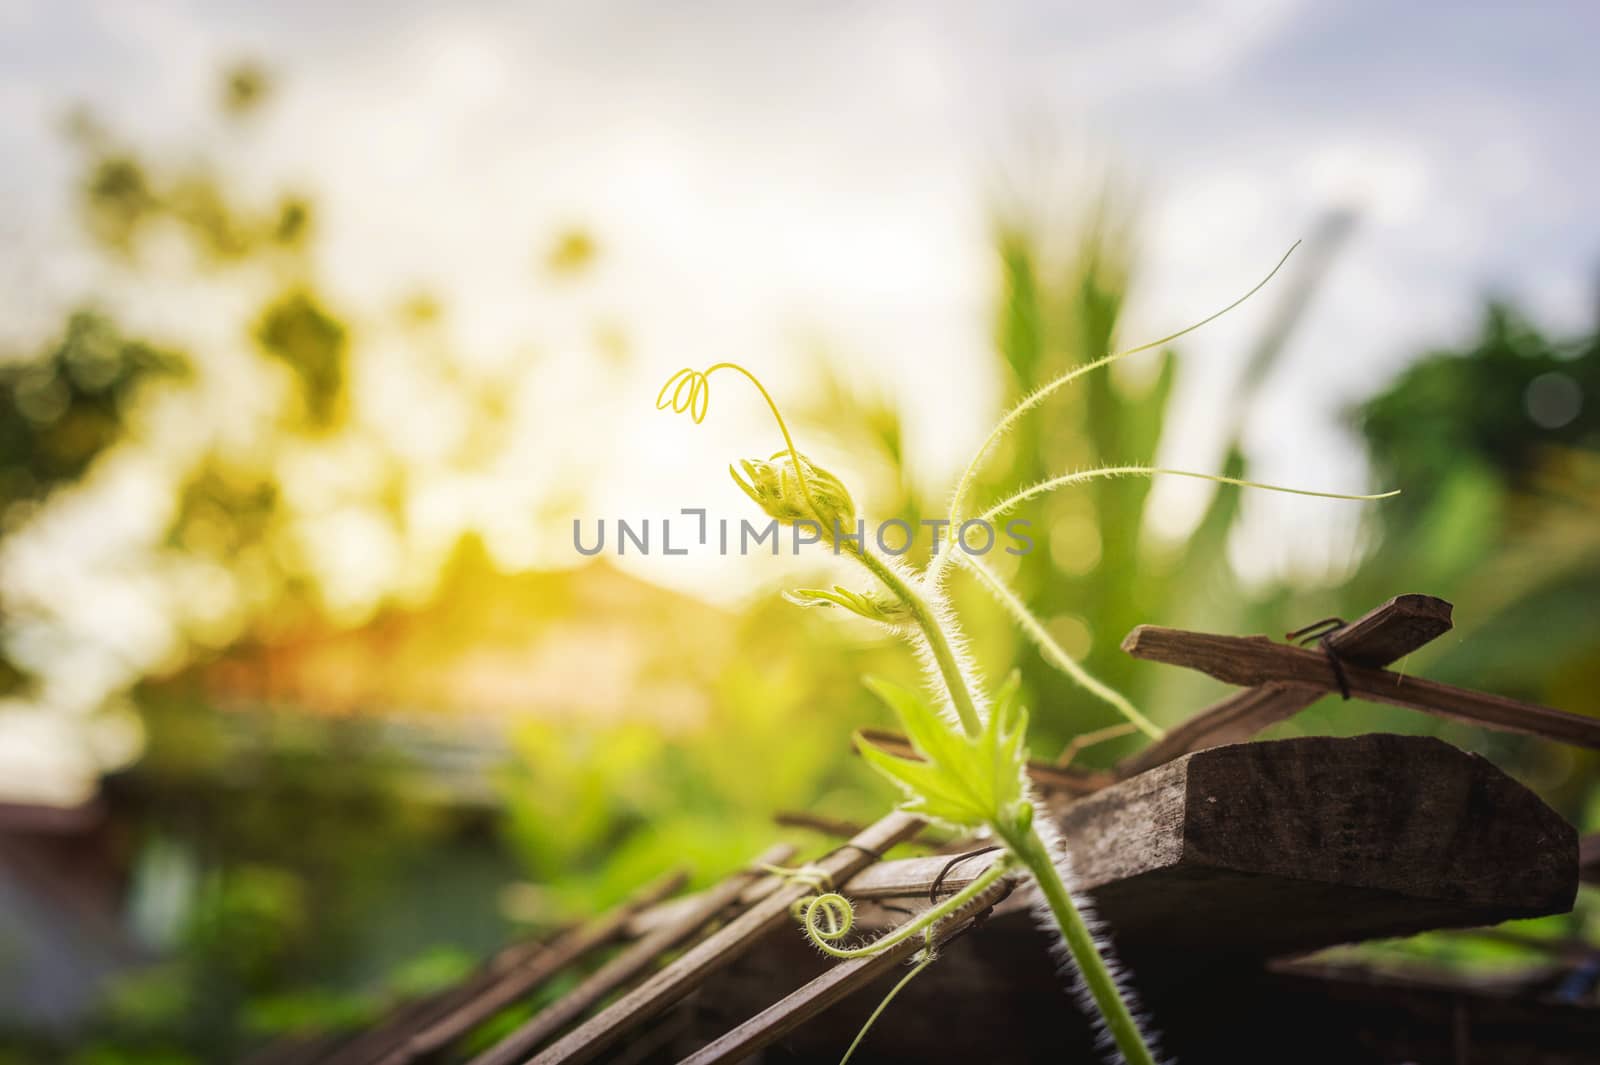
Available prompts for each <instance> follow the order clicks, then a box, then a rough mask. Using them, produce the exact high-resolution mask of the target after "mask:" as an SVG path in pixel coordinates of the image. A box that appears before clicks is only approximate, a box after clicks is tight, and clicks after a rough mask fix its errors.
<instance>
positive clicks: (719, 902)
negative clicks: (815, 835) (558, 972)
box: [471, 844, 794, 1065]
mask: <svg viewBox="0 0 1600 1065" xmlns="http://www.w3.org/2000/svg"><path fill="white" fill-rule="evenodd" d="M793 855H794V848H793V847H791V846H788V845H787V844H779V845H778V846H775V847H771V848H768V849H767V850H766V851H765V852H764V853H763V854H761V856H760V857H758V858H757V859H756V860H755V861H754V862H753V863H752V865H751V867H750V868H749V869H747V870H745V871H743V872H740V873H736V874H734V875H733V876H730V877H728V878H727V879H726V880H724V881H723V882H722V883H720V884H718V885H717V886H716V887H714V888H712V889H710V890H709V891H704V892H701V893H700V894H698V895H696V896H695V897H694V899H695V901H694V905H693V906H692V907H690V908H689V909H688V910H687V911H686V912H684V913H683V914H682V915H681V916H679V917H677V918H676V919H675V920H673V921H672V922H671V923H670V924H667V925H664V926H663V927H661V928H658V929H656V930H655V931H654V932H652V933H650V934H649V935H647V936H644V937H643V938H641V939H639V940H638V941H636V942H634V943H633V944H631V945H630V946H629V947H628V948H627V949H626V950H624V951H623V952H622V953H621V954H619V955H617V957H615V958H613V959H611V961H609V962H607V963H606V964H605V965H603V966H601V967H600V968H599V969H598V970H596V971H595V972H594V973H592V974H591V975H590V976H589V977H588V978H587V979H585V980H584V981H583V982H582V983H581V984H579V985H578V986H577V987H576V988H574V989H573V990H571V991H570V992H568V993H567V994H566V995H563V996H562V997H561V1000H560V1001H558V1002H553V1003H551V1004H550V1005H549V1006H547V1007H546V1008H545V1009H543V1010H541V1011H539V1013H538V1014H536V1015H535V1016H533V1017H531V1018H529V1019H528V1021H527V1022H526V1023H525V1024H523V1025H522V1026H520V1027H519V1028H517V1029H516V1030H515V1031H513V1032H512V1033H511V1034H510V1035H508V1036H506V1037H505V1038H504V1039H502V1040H501V1041H500V1042H498V1043H496V1044H495V1045H494V1046H493V1047H491V1048H490V1049H488V1050H486V1051H484V1052H483V1053H482V1054H480V1055H478V1056H477V1057H475V1058H473V1059H472V1062H471V1065H515V1063H516V1062H519V1061H523V1060H525V1059H526V1058H527V1057H528V1056H529V1055H530V1054H532V1053H533V1051H534V1050H536V1049H538V1047H539V1046H540V1045H541V1044H542V1043H544V1042H545V1041H546V1040H547V1039H549V1038H550V1037H552V1036H554V1035H555V1034H556V1033H558V1032H560V1031H561V1030H562V1029H564V1028H566V1027H567V1026H568V1025H569V1024H571V1023H573V1022H574V1021H576V1020H577V1019H578V1018H579V1017H582V1016H583V1015H584V1014H585V1013H587V1012H589V1010H590V1009H591V1008H592V1007H593V1006H595V1005H597V1004H598V1003H600V1002H601V1001H602V1000H604V999H605V997H606V996H607V995H609V994H611V993H612V992H613V991H615V990H617V989H618V988H620V987H622V986H623V985H625V984H627V983H629V982H631V981H632V980H633V979H634V978H635V977H636V976H638V975H639V974H640V973H642V972H644V971H645V970H646V969H648V968H649V967H650V966H651V965H652V964H653V963H654V962H655V961H656V960H657V959H658V958H660V957H661V955H662V954H663V953H664V952H666V951H667V950H670V949H671V948H673V947H675V946H677V945H678V944H680V943H682V942H683V941H684V940H686V939H688V938H689V937H690V936H691V935H693V934H694V933H695V932H697V931H699V929H700V928H701V926H702V925H705V924H706V923H707V922H709V921H711V920H712V919H713V918H715V917H717V916H718V915H719V914H721V913H722V912H723V911H724V910H726V909H727V908H728V907H729V906H730V905H732V904H733V903H735V902H737V901H738V898H739V895H740V893H741V892H742V891H743V890H744V889H745V887H747V886H748V885H749V883H750V881H751V880H753V879H755V878H757V877H759V876H761V875H762V874H761V873H760V872H759V870H760V868H761V867H762V866H764V865H776V864H778V863H780V862H785V861H788V860H789V858H791V857H792V856H793Z"/></svg>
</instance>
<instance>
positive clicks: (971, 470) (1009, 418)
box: [928, 240, 1300, 582]
mask: <svg viewBox="0 0 1600 1065" xmlns="http://www.w3.org/2000/svg"><path fill="white" fill-rule="evenodd" d="M1299 246H1300V242H1299V241H1298V240H1297V241H1295V242H1294V243H1293V244H1291V245H1289V250H1288V251H1286V252H1284V253H1283V258H1281V259H1279V260H1278V264H1277V265H1276V266H1274V267H1273V268H1272V270H1271V272H1269V273H1268V274H1267V276H1266V277H1264V278H1262V279H1261V280H1260V281H1258V282H1256V284H1255V287H1254V288H1252V289H1251V290H1250V291H1249V292H1246V293H1245V294H1244V295H1243V296H1240V297H1239V298H1238V299H1236V300H1234V301H1233V302H1232V303H1230V304H1228V305H1227V306H1226V307H1224V308H1222V309H1221V310H1220V311H1215V312H1213V313H1211V314H1208V315H1207V316H1206V317H1204V318H1202V319H1200V320H1199V321H1198V322H1195V323H1194V324H1193V325H1189V326H1185V327H1184V328H1182V329H1180V330H1178V331H1177V332H1175V333H1168V334H1167V335H1166V336H1164V337H1162V338H1161V339H1159V340H1152V341H1150V342H1149V343H1146V344H1140V345H1139V346H1138V347H1133V348H1125V349H1124V350H1122V351H1117V352H1113V353H1111V354H1110V355H1105V356H1102V357H1101V358H1098V359H1095V360H1094V361H1093V362H1088V363H1084V364H1083V365H1082V366H1075V367H1073V368H1072V369H1070V370H1068V371H1067V372H1066V373H1063V374H1061V375H1060V376H1059V377H1056V378H1055V379H1054V380H1052V381H1049V382H1047V383H1045V384H1044V385H1041V386H1040V387H1038V388H1036V389H1034V390H1033V391H1032V392H1030V393H1029V394H1028V395H1026V396H1024V397H1023V398H1022V400H1021V401H1020V402H1018V403H1017V405H1016V406H1014V407H1012V408H1011V409H1010V410H1009V411H1007V412H1006V414H1005V416H1004V417H1002V418H1001V419H1000V421H999V422H998V423H997V424H996V425H995V427H994V428H993V429H991V430H990V431H989V435H988V436H987V437H985V438H984V441H983V443H982V444H981V445H980V446H979V448H978V452H977V454H975V455H973V456H972V461H971V462H969V463H967V468H966V469H964V470H962V471H961V479H960V480H959V481H957V482H956V490H955V492H954V493H953V494H952V495H951V497H950V518H949V520H950V528H952V529H957V528H960V527H961V520H962V509H961V508H962V506H963V505H964V504H965V502H966V498H967V491H968V489H970V488H971V487H972V482H973V479H974V478H975V477H976V476H977V473H978V467H979V466H981V465H983V460H984V459H985V458H986V457H987V456H988V454H989V452H990V451H991V450H992V449H993V448H994V446H995V444H996V443H997V442H998V441H999V440H1000V438H1001V437H1003V436H1005V435H1006V433H1007V432H1008V431H1009V430H1010V429H1011V427H1012V426H1013V425H1015V424H1016V423H1017V422H1018V421H1019V420H1020V419H1021V418H1022V416H1023V415H1024V414H1027V413H1028V412H1029V411H1030V410H1032V409H1033V408H1035V407H1037V406H1038V405H1039V404H1041V403H1043V402H1044V401H1045V400H1046V399H1047V398H1049V397H1050V395H1051V394H1053V393H1055V392H1057V391H1059V390H1060V389H1062V388H1064V387H1066V386H1067V385H1068V384H1070V383H1072V382H1073V381H1075V380H1077V379H1078V378H1080V377H1082V376H1083V375H1084V374H1087V373H1091V372H1093V371H1095V370H1098V369H1100V368H1101V367H1103V366H1109V365H1110V364H1111V363H1114V362H1116V361H1118V360H1119V359H1125V358H1127V357H1128V356H1129V355H1137V354H1139V353H1140V352H1142V351H1149V350H1150V349H1152V348H1159V347H1161V346H1162V345H1164V344H1169V343H1171V342H1172V341H1174V340H1177V339H1178V338H1179V337H1183V336H1187V335H1188V334H1190V333H1192V332H1194V331H1195V330H1196V329H1199V328H1200V327H1201V326H1204V325H1208V324H1209V323H1211V322H1214V321H1216V320H1217V319H1218V318H1221V317H1222V316H1223V315H1225V314H1227V313H1228V312H1229V311H1231V310H1233V309H1234V308H1235V307H1237V306H1239V305H1240V304H1241V303H1243V302H1245V301H1246V300H1248V299H1249V298H1250V297H1251V296H1254V295H1255V294H1256V293H1257V292H1260V291H1261V289H1262V288H1264V287H1265V286H1266V284H1267V282H1268V281H1271V280H1272V279H1273V277H1274V276H1276V275H1277V273H1278V271H1279V270H1281V269H1283V264H1284V263H1286V262H1288V261H1289V256H1291V255H1293V254H1294V250H1295V249H1296V248H1298V247H1299ZM947 564H948V560H947V559H945V558H935V559H934V560H933V562H932V564H931V565H930V566H929V567H928V578H929V580H931V581H934V582H937V581H938V580H939V579H940V577H941V576H942V575H943V573H944V569H945V566H946V565H947Z"/></svg>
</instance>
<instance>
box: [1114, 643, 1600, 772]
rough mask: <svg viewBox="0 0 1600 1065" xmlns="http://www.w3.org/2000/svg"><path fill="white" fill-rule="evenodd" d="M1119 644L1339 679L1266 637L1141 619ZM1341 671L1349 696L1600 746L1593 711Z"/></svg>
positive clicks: (1242, 669)
mask: <svg viewBox="0 0 1600 1065" xmlns="http://www.w3.org/2000/svg"><path fill="white" fill-rule="evenodd" d="M1122 649H1123V650H1125V651H1127V652H1128V653H1129V654H1131V655H1133V656H1134V657H1135V658H1144V659H1149V660H1151V661H1155V662H1165V663H1167V664H1169V665H1175V666H1184V667H1186V668H1189V669H1196V670H1199V671H1200V672H1202V673H1205V674H1207V675H1208V676H1212V677H1215V678H1217V679H1218V680H1221V681H1226V682H1227V683H1229V684H1238V685H1244V686H1253V685H1260V684H1288V685H1299V686H1309V687H1315V688H1318V689H1319V690H1321V691H1330V690H1333V689H1334V688H1336V687H1337V685H1338V680H1337V678H1336V676H1335V673H1334V670H1333V667H1332V664H1331V663H1330V662H1329V661H1328V658H1327V656H1326V655H1325V654H1324V653H1323V652H1321V651H1309V650H1306V649H1304V648H1300V647H1291V646H1289V645H1287V644H1280V643H1273V642H1272V641H1271V640H1269V639H1267V638H1266V637H1265V636H1216V635H1213V634H1211V633H1205V632H1186V631H1184V630H1182V629H1167V628H1162V627H1160V626H1156V625H1141V626H1139V627H1138V628H1136V629H1134V630H1133V631H1132V632H1130V633H1129V634H1128V638H1127V639H1126V640H1124V641H1123V642H1122ZM1343 674H1344V678H1345V682H1346V684H1347V685H1348V687H1349V690H1350V694H1351V696H1352V697H1355V698H1361V699H1366V700H1369V701H1372V702H1378V703H1387V704H1389V705H1391V706H1400V707H1405V708H1407V709H1410V710H1421V711H1423V712H1424V713H1429V714H1433V715H1435V716H1438V717H1445V718H1450V719H1452V720H1456V721H1466V722H1469V723H1471V724H1474V725H1480V726H1483V727H1485V728H1491V729H1496V730H1499V731H1502V732H1518V733H1523V734H1525V735H1530V736H1541V737H1543V738H1545V739H1552V740H1559V741H1561V742H1563V743H1570V744H1574V745H1576V746H1579V747H1590V748H1595V749H1600V719H1597V718H1592V717H1584V716H1583V715H1581V714H1569V713H1567V712H1566V711H1564V710H1554V709H1552V708H1550V707H1548V706H1539V705H1538V704H1536V703H1525V702H1519V701H1518V700H1516V699H1508V698H1506V697H1504V696H1501V695H1489V694H1486V693H1484V692H1475V691H1470V690H1468V689H1466V688H1457V687H1454V686H1453V685H1449V684H1440V683H1439V682H1437V681H1431V680H1421V679H1418V678H1416V677H1407V676H1402V675H1401V674H1399V673H1392V672H1389V671H1388V670H1383V669H1374V668H1372V667H1370V666H1361V665H1356V664H1354V663H1346V664H1345V665H1344V666H1343Z"/></svg>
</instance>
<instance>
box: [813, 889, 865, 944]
mask: <svg viewBox="0 0 1600 1065" xmlns="http://www.w3.org/2000/svg"><path fill="white" fill-rule="evenodd" d="M819 914H820V915H821V917H820V919H819V918H818V915H819ZM801 919H802V920H804V921H805V924H806V931H807V933H809V934H810V935H811V936H812V938H814V939H821V940H823V941H824V942H827V943H832V942H833V941H834V940H837V939H843V938H844V937H845V936H847V935H849V934H850V929H852V928H854V927H855V923H856V908H855V907H854V906H853V905H851V903H850V900H849V899H847V898H845V897H844V896H843V895H841V894H839V893H838V892H837V891H830V892H828V894H826V895H818V896H816V897H815V898H812V899H809V900H807V902H806V905H805V907H804V908H803V909H802V910H801ZM819 926H820V927H819Z"/></svg>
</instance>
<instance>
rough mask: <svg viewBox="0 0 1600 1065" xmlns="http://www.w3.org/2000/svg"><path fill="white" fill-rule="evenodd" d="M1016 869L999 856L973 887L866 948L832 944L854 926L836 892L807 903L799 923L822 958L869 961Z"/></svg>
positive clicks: (850, 909)
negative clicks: (863, 959) (867, 959)
mask: <svg viewBox="0 0 1600 1065" xmlns="http://www.w3.org/2000/svg"><path fill="white" fill-rule="evenodd" d="M1015 865H1016V863H1015V860H1014V859H1013V858H1012V856H1011V855H1010V854H1009V853H1007V854H1002V855H1001V856H1000V858H999V859H997V860H996V861H995V862H994V863H993V864H992V865H990V866H989V868H987V869H985V870H984V871H983V872H981V873H979V874H978V875H977V876H976V877H974V878H973V880H972V883H970V884H968V885H967V886H966V887H964V888H962V889H961V890H960V891H958V892H956V893H955V894H954V895H951V896H950V897H949V898H948V899H945V900H944V901H943V902H941V903H939V905H937V906H931V907H929V908H928V909H926V910H923V911H922V912H921V913H919V914H918V915H917V916H916V917H913V918H912V919H911V920H909V921H907V922H906V923H905V924H903V925H901V926H900V927H899V928H896V929H895V930H894V931H892V932H889V933H887V934H886V935H884V936H882V937H880V938H878V939H875V940H873V941H872V942H871V943H868V944H866V945H865V946H860V947H850V948H846V947H836V946H834V945H833V944H834V941H835V940H839V939H843V938H844V937H845V936H846V935H847V934H849V932H850V929H851V928H852V927H854V925H855V907H854V906H852V905H851V903H850V900H849V899H847V898H845V897H844V896H843V895H840V894H839V893H837V892H829V893H828V894H826V895H818V896H816V897H815V898H813V899H810V900H809V901H807V903H806V905H805V909H804V911H803V915H802V918H801V920H802V922H803V924H804V926H805V931H806V936H807V938H809V939H810V940H811V943H812V945H813V946H815V947H816V948H817V949H818V950H820V951H822V952H823V953H824V954H827V955H830V956H832V957H835V958H866V957H870V956H871V955H873V954H877V953H879V952H880V951H884V950H888V949H889V948H890V947H892V946H894V945H895V944H897V943H903V942H905V941H906V940H907V939H909V938H911V937H912V936H914V935H916V934H917V933H919V932H922V931H925V930H927V929H931V928H933V927H934V926H935V925H937V924H938V923H939V922H940V921H942V920H944V919H945V918H946V917H949V916H950V915H951V914H954V913H956V912H958V911H959V910H961V909H962V908H963V907H965V906H966V905H967V904H968V903H970V902H971V901H972V900H973V899H975V898H977V897H978V896H980V895H982V894H983V893H984V892H985V891H988V890H989V889H990V888H991V887H993V886H994V885H995V884H996V883H998V882H999V881H1001V880H1003V879H1005V878H1006V877H1007V876H1009V875H1010V874H1011V871H1012V869H1013V868H1015ZM823 920H826V921H827V922H828V923H827V925H826V926H824V925H823V924H822V921H823Z"/></svg>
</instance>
